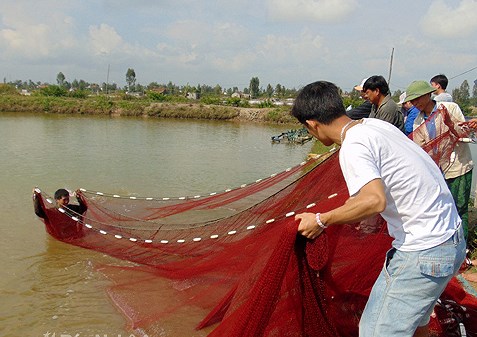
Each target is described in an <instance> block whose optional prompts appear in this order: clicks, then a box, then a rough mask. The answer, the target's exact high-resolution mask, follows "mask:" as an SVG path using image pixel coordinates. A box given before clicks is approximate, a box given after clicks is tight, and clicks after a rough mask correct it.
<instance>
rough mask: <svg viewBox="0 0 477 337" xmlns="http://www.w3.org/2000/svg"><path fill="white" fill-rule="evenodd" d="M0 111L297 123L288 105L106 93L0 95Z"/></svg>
mask: <svg viewBox="0 0 477 337" xmlns="http://www.w3.org/2000/svg"><path fill="white" fill-rule="evenodd" d="M0 111H5V112H35V113H58V114H86V115H110V116H137V117H162V118H192V119H210V120H237V121H253V122H272V123H287V124H289V123H291V124H298V123H297V122H296V120H295V119H294V118H293V117H291V116H290V107H273V108H258V107H256V108H255V107H248V108H242V107H234V106H227V105H212V104H202V103H196V102H194V103H174V102H155V101H151V100H145V99H130V100H121V99H110V98H107V97H105V96H95V97H88V98H87V99H75V98H69V97H45V96H20V95H8V96H7V95H2V97H1V99H0Z"/></svg>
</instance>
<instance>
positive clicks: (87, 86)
mask: <svg viewBox="0 0 477 337" xmlns="http://www.w3.org/2000/svg"><path fill="white" fill-rule="evenodd" d="M125 80H126V86H124V87H122V88H120V87H119V86H118V85H117V84H116V83H107V82H103V83H101V84H97V83H89V82H86V81H84V80H82V79H80V80H77V79H74V80H73V81H71V82H69V81H67V80H66V76H65V75H64V74H63V72H59V73H58V74H57V76H56V82H57V83H56V84H48V83H41V82H33V81H32V80H31V79H30V80H28V81H21V80H16V81H12V82H6V79H5V78H4V84H8V85H11V86H14V87H15V88H16V89H17V90H29V91H32V92H34V91H37V92H38V93H39V94H42V95H45V96H58V97H59V96H71V97H75V98H86V97H87V96H89V95H99V94H107V95H120V96H121V97H122V98H126V99H128V98H130V96H132V97H134V96H135V97H141V96H146V97H148V98H150V99H153V100H158V101H167V100H171V99H173V98H174V97H175V98H176V99H177V98H180V97H189V98H194V99H200V100H201V101H202V102H203V103H210V104H214V103H215V104H219V103H224V97H226V100H225V103H227V104H230V105H235V106H244V105H247V102H246V101H247V99H259V100H262V101H263V104H264V106H267V102H270V100H273V99H285V98H294V97H295V96H296V94H297V92H298V90H297V89H295V88H286V87H285V86H283V85H281V84H276V85H275V86H272V84H270V83H268V84H267V85H266V87H265V88H263V87H261V86H260V80H259V78H258V77H252V78H251V79H250V84H249V86H248V87H245V88H242V89H239V88H238V87H236V86H235V87H231V88H223V87H222V86H220V85H219V84H217V85H215V86H210V85H206V84H197V85H195V86H194V85H190V84H189V83H187V84H186V85H176V84H174V83H172V82H171V81H169V82H168V83H167V84H165V83H158V82H151V83H149V84H148V85H142V84H140V83H137V81H136V72H135V71H134V69H133V68H128V69H127V71H126V74H125ZM401 93H402V91H400V90H397V91H395V92H394V93H393V94H392V97H393V99H394V100H396V101H398V100H399V95H400V94H401ZM190 94H193V95H192V96H189V95H190ZM234 94H236V95H235V97H233V96H234ZM342 96H343V99H344V103H345V105H346V106H348V105H351V106H353V107H354V106H357V105H359V104H360V100H361V99H360V95H359V92H357V91H356V90H352V91H351V92H346V91H342ZM452 97H453V98H454V101H455V102H456V103H458V104H459V106H460V107H461V108H462V110H463V111H464V113H466V114H469V113H470V112H471V111H472V107H476V106H477V80H476V81H474V83H473V87H472V90H470V85H469V83H468V82H467V80H465V81H463V82H462V84H461V85H460V87H457V88H454V89H453V90H452Z"/></svg>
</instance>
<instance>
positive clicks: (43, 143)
mask: <svg viewBox="0 0 477 337" xmlns="http://www.w3.org/2000/svg"><path fill="white" fill-rule="evenodd" d="M292 127H296V126H278V125H266V124H255V123H236V122H216V121H194V120H167V119H142V118H122V117H121V118H109V117H98V116H70V115H51V114H18V113H15V114H13V113H2V114H0V158H1V160H0V172H2V175H1V176H0V181H1V185H0V186H1V189H0V199H1V200H2V206H3V207H2V208H3V211H2V217H1V219H0V233H1V235H0V250H1V253H2V257H3V258H2V260H1V262H0V294H1V301H0V335H1V336H15V337H16V336H44V335H45V334H46V333H47V332H49V333H50V335H52V334H53V333H56V336H60V335H61V334H63V335H71V336H75V335H76V334H79V335H80V336H96V335H100V336H102V337H103V336H105V335H107V336H115V337H116V336H118V335H122V336H130V334H131V332H130V331H129V330H126V328H125V321H124V319H123V317H122V316H121V314H120V313H118V312H117V310H116V309H115V307H114V306H113V305H112V304H111V303H110V301H109V299H108V296H107V295H106V292H105V286H106V284H107V281H106V280H105V279H104V278H103V276H102V275H100V274H99V273H98V272H97V271H96V270H95V266H97V265H100V264H102V263H118V261H117V260H115V259H113V258H111V257H108V256H105V255H103V254H100V253H97V252H93V251H88V250H86V249H82V248H78V247H74V246H71V245H68V244H65V243H62V242H58V241H56V240H55V239H52V238H51V237H50V236H49V235H48V234H47V233H46V232H45V229H44V226H43V223H42V222H41V221H40V220H39V219H38V218H37V217H36V216H35V214H34V213H33V207H32V200H31V192H32V189H33V187H35V186H38V187H39V188H40V189H42V190H43V191H45V192H46V193H48V194H50V195H52V194H53V193H54V191H55V190H56V189H57V188H60V187H65V188H67V189H70V190H75V189H77V188H80V187H82V188H86V189H90V190H98V191H103V192H110V193H117V194H122V195H125V194H138V195H147V196H162V197H163V196H187V195H195V194H197V193H205V192H212V191H217V190H225V189H227V188H233V187H237V186H240V185H241V184H243V183H250V182H253V181H255V180H257V179H259V178H264V177H267V176H269V175H270V174H273V173H277V172H280V171H283V170H285V169H287V168H288V167H291V166H294V165H297V164H298V163H300V162H302V161H303V160H304V159H305V158H306V155H307V154H308V153H309V152H310V151H311V150H312V146H313V144H312V143H313V142H309V143H306V144H304V145H290V144H272V143H271V141H270V140H271V136H274V135H278V134H280V133H282V132H284V131H286V130H288V129H290V128H292ZM199 335H203V333H198V336H199Z"/></svg>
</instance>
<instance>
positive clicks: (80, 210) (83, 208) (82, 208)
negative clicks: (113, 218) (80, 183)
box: [75, 190, 88, 214]
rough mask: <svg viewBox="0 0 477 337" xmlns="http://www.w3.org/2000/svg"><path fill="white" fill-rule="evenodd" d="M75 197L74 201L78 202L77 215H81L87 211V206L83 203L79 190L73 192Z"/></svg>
mask: <svg viewBox="0 0 477 337" xmlns="http://www.w3.org/2000/svg"><path fill="white" fill-rule="evenodd" d="M75 195H76V199H77V200H78V206H79V207H78V212H77V213H79V214H83V213H84V212H86V210H87V209H88V206H86V204H85V202H84V201H83V198H82V197H81V192H80V190H77V191H76V192H75Z"/></svg>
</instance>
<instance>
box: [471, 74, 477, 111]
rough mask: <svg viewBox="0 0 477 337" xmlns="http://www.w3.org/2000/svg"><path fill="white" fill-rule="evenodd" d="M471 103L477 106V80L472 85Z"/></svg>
mask: <svg viewBox="0 0 477 337" xmlns="http://www.w3.org/2000/svg"><path fill="white" fill-rule="evenodd" d="M471 101H472V105H473V106H477V80H475V81H474V86H473V87H472V99H471Z"/></svg>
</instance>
